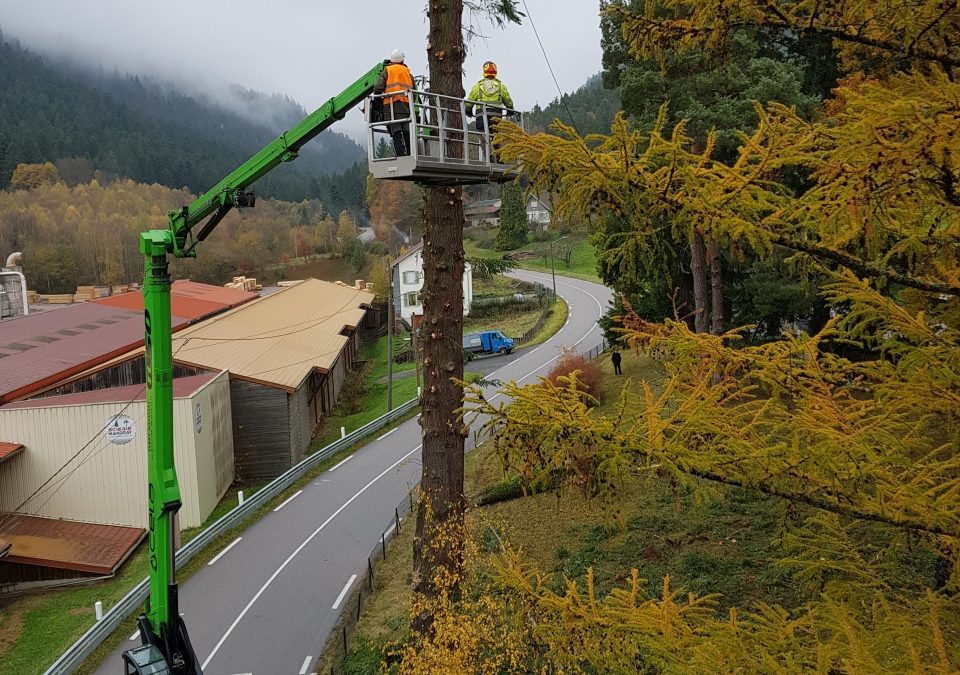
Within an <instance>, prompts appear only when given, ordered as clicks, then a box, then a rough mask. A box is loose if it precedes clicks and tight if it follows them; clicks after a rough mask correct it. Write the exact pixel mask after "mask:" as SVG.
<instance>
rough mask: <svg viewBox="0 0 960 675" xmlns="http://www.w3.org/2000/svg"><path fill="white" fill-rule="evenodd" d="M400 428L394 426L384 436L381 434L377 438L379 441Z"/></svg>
mask: <svg viewBox="0 0 960 675" xmlns="http://www.w3.org/2000/svg"><path fill="white" fill-rule="evenodd" d="M399 428H400V427H394V428H393V429H391V430H390V431H388V432H387V433H385V434H384V435H383V436H380V437H379V438H378V439H377V440H378V441H382V440H383V439H384V438H386V437H387V436H389V435H390V434H392V433H393V432H394V431H396V430H397V429H399Z"/></svg>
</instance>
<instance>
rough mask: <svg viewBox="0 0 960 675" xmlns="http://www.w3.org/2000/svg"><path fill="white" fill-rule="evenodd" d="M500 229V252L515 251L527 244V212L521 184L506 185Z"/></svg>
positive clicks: (502, 197)
mask: <svg viewBox="0 0 960 675" xmlns="http://www.w3.org/2000/svg"><path fill="white" fill-rule="evenodd" d="M500 195H501V202H500V229H499V230H497V237H496V240H495V245H496V248H497V250H498V251H513V250H515V249H518V248H520V247H521V246H523V245H524V244H526V243H527V210H526V208H525V206H524V203H523V190H522V189H521V188H520V183H518V182H517V181H511V182H510V183H505V184H504V186H503V188H502V190H501V193H500Z"/></svg>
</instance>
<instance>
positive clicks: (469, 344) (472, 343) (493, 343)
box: [463, 330, 513, 354]
mask: <svg viewBox="0 0 960 675" xmlns="http://www.w3.org/2000/svg"><path fill="white" fill-rule="evenodd" d="M463 351H465V352H467V354H497V353H499V354H509V353H510V352H512V351H513V340H512V339H511V338H508V337H507V336H506V335H504V334H503V333H501V332H500V331H498V330H487V331H483V332H482V333H464V335H463Z"/></svg>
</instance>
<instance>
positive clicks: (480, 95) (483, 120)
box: [466, 61, 513, 163]
mask: <svg viewBox="0 0 960 675" xmlns="http://www.w3.org/2000/svg"><path fill="white" fill-rule="evenodd" d="M471 103H485V104H486V105H487V106H491V107H487V108H486V110H485V111H484V106H483V105H480V106H474V105H471ZM475 107H476V108H478V109H479V113H478V114H477V131H483V130H484V125H486V129H487V130H488V132H489V136H490V138H491V143H492V142H493V141H492V139H493V134H494V132H495V131H496V124H497V122H498V121H499V120H500V118H501V117H502V116H503V112H504V111H503V110H501V109H500V108H513V99H512V98H511V97H510V92H509V91H507V87H506V86H505V85H504V84H503V82H501V81H500V80H499V79H498V78H497V64H496V63H494V62H493V61H487V62H486V63H484V64H483V79H481V80H480V81H479V82H477V83H476V84H475V85H473V89H471V90H470V95H469V96H467V106H466V113H467V116H471V115H473V113H474V108H475ZM484 112H485V113H486V114H484ZM490 161H491V162H494V163H497V162H499V158H498V157H497V156H496V148H495V147H494V152H492V153H491V157H490Z"/></svg>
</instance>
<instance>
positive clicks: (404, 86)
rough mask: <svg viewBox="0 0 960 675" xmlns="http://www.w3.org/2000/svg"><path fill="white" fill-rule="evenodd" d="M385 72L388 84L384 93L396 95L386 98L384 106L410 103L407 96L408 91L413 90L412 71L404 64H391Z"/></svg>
mask: <svg viewBox="0 0 960 675" xmlns="http://www.w3.org/2000/svg"><path fill="white" fill-rule="evenodd" d="M385 71H386V74H387V83H386V87H385V88H384V90H383V91H384V93H385V94H395V95H394V96H385V97H384V99H383V104H384V105H391V104H392V103H410V99H408V98H407V94H406V92H407V91H408V90H410V89H413V75H411V74H410V69H409V68H407V66H406V65H404V64H402V63H391V64H390V65H388V66H387V67H386V68H385ZM395 92H396V93H395Z"/></svg>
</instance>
